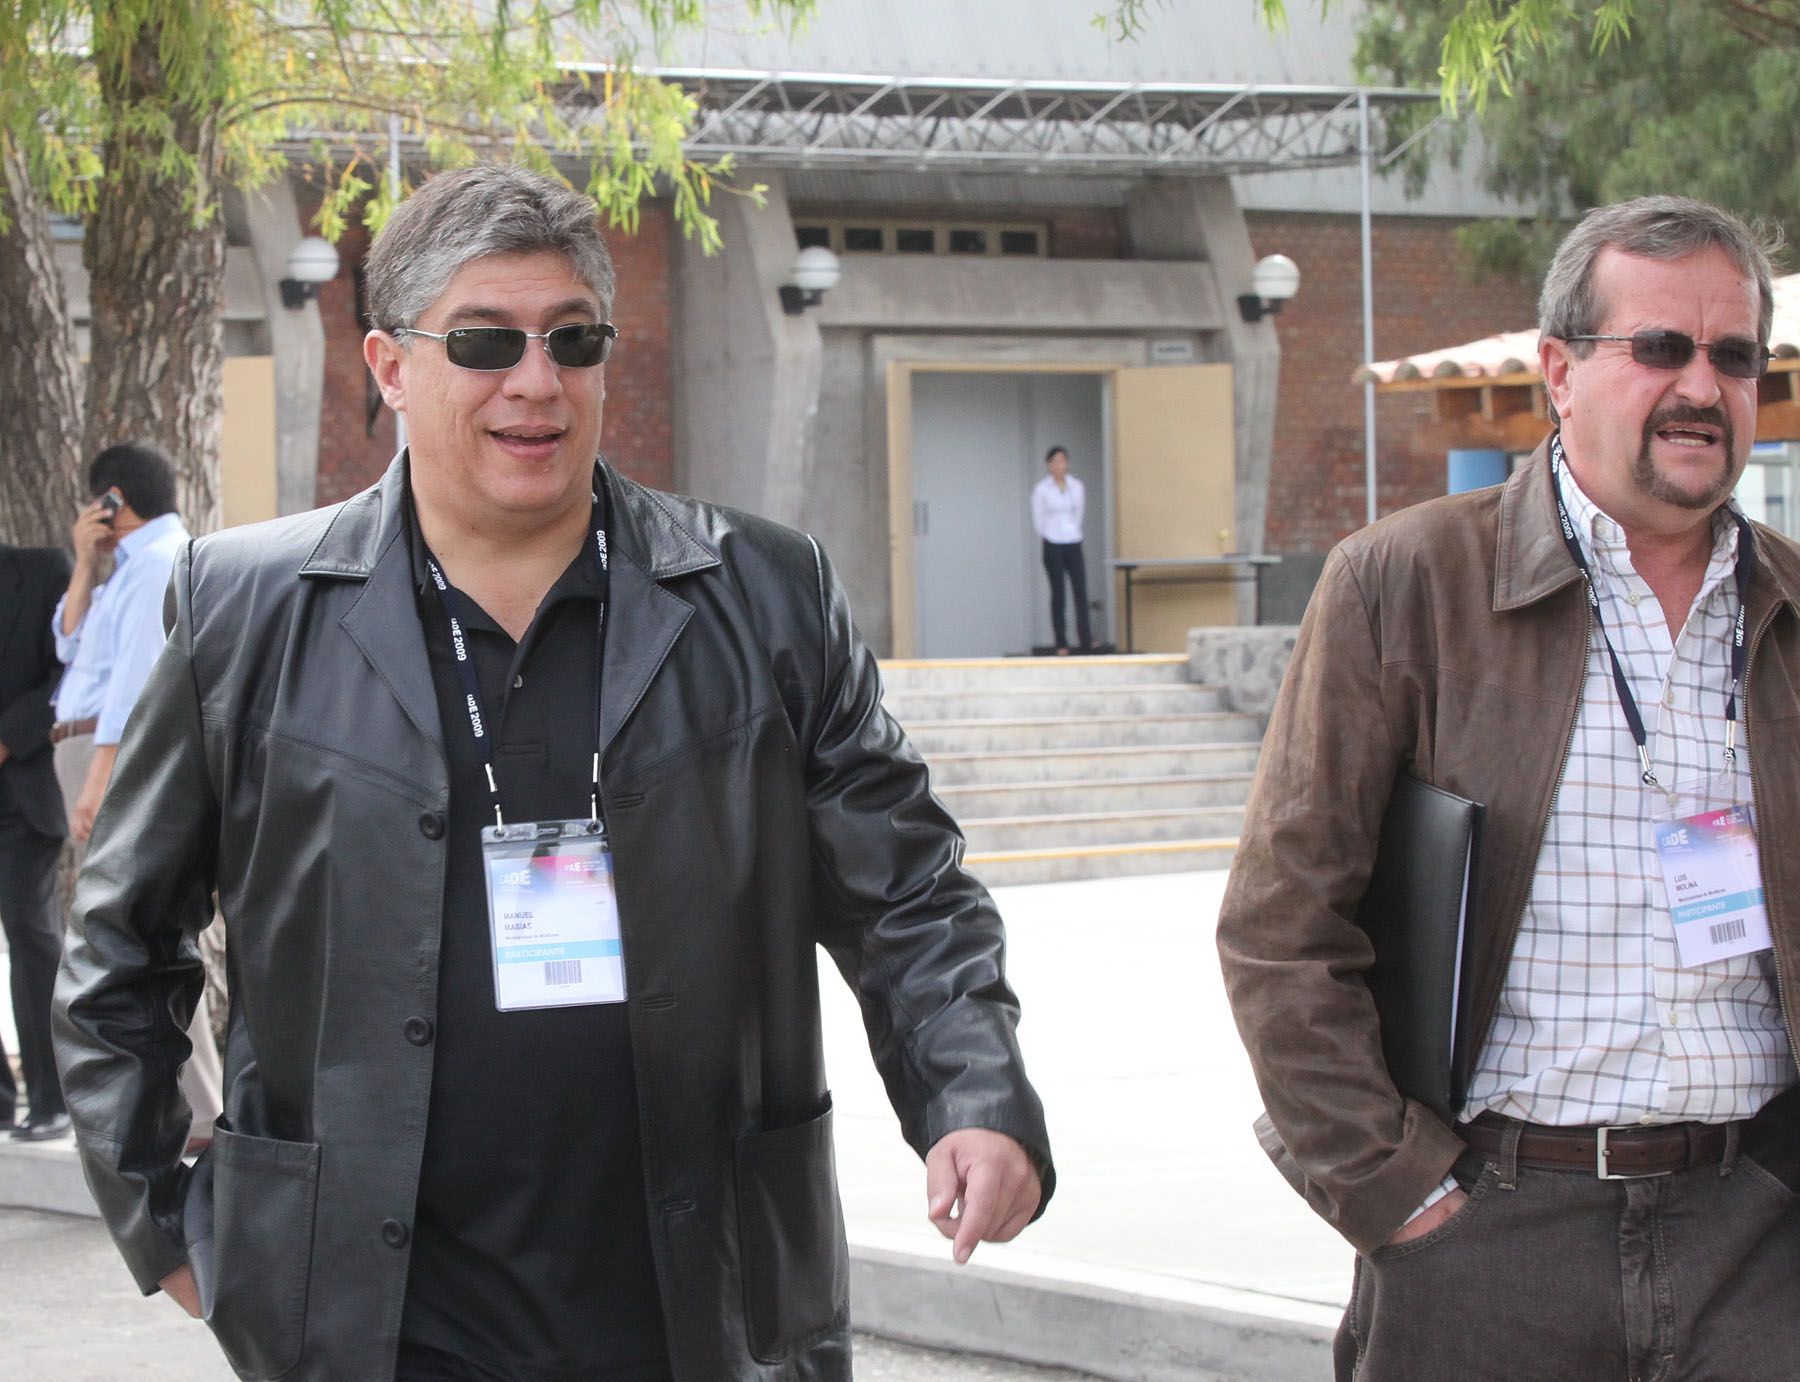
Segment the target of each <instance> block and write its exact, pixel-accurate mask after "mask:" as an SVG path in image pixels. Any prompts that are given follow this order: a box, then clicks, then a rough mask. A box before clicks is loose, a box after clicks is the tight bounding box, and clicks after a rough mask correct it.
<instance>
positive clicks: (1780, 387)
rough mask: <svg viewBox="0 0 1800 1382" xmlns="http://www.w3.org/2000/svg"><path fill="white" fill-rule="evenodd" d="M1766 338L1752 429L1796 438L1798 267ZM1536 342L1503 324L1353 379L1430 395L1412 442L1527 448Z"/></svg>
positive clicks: (1532, 427)
mask: <svg viewBox="0 0 1800 1382" xmlns="http://www.w3.org/2000/svg"><path fill="white" fill-rule="evenodd" d="M1769 344H1770V349H1771V350H1773V351H1774V352H1775V359H1774V361H1773V362H1772V363H1771V364H1770V366H1769V373H1768V375H1767V376H1766V377H1765V378H1764V379H1763V380H1762V382H1761V383H1760V384H1759V385H1758V386H1757V413H1756V435H1757V437H1758V439H1759V440H1762V441H1784V440H1785V441H1794V440H1800V274H1789V275H1788V276H1787V277H1786V278H1778V279H1776V280H1775V320H1774V324H1773V327H1772V328H1771V330H1770V333H1769ZM1537 346H1538V333H1537V330H1536V328H1532V329H1530V330H1525V331H1503V332H1501V333H1500V334H1499V335H1497V336H1483V337H1482V338H1481V339H1480V340H1478V341H1468V342H1466V343H1464V344H1463V345H1458V346H1446V347H1445V348H1443V349H1441V350H1431V351H1426V352H1424V353H1423V354H1419V355H1408V356H1403V357H1401V358H1400V359H1397V360H1382V361H1379V362H1378V363H1376V364H1373V365H1364V366H1361V367H1359V368H1358V369H1357V370H1356V372H1355V376H1354V378H1355V381H1356V382H1357V383H1358V384H1362V383H1366V382H1368V381H1371V380H1372V381H1374V384H1375V388H1376V392H1377V393H1382V394H1407V393H1411V394H1415V395H1422V396H1423V397H1422V398H1421V402H1425V401H1427V400H1428V401H1429V408H1428V410H1425V409H1422V410H1421V413H1420V415H1419V417H1418V418H1417V420H1416V421H1415V422H1414V424H1413V443H1414V445H1416V446H1420V447H1444V448H1452V447H1463V446H1469V447H1496V448H1500V449H1503V450H1507V451H1529V450H1531V448H1532V447H1534V446H1536V445H1537V444H1538V442H1539V441H1541V440H1542V439H1543V437H1544V434H1545V432H1547V431H1548V430H1549V428H1550V410H1549V408H1548V406H1547V405H1546V403H1545V400H1544V381H1543V378H1542V376H1541V375H1540V374H1539V372H1538V359H1537Z"/></svg>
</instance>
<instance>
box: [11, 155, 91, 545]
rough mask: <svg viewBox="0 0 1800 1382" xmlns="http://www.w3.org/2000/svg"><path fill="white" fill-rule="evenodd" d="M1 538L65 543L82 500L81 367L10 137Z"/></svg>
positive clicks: (34, 201)
mask: <svg viewBox="0 0 1800 1382" xmlns="http://www.w3.org/2000/svg"><path fill="white" fill-rule="evenodd" d="M0 203H3V204H4V206H5V210H6V215H7V217H8V219H9V221H10V224H9V226H8V228H7V229H6V230H5V231H4V232H0V321H4V322H6V323H8V326H7V329H6V330H5V331H4V332H0V399H5V400H6V403H5V410H6V415H5V425H4V426H0V541H5V542H12V543H17V544H19V545H20V546H27V547H63V546H66V545H67V544H68V540H69V524H70V523H71V522H72V521H73V519H74V517H75V510H76V509H77V508H78V507H79V506H80V503H81V501H82V499H83V498H85V497H86V496H85V494H84V486H83V484H82V479H81V472H82V456H81V449H80V448H81V366H80V363H79V362H78V361H77V359H76V356H75V333H74V330H73V326H72V324H71V321H70V317H69V299H68V294H67V293H66V292H64V291H63V281H62V274H61V272H60V271H59V270H58V269H57V266H56V256H55V252H54V245H53V243H52V241H51V239H50V219H49V217H48V215H47V214H46V213H45V209H44V204H43V201H42V200H41V199H40V198H39V197H38V194H37V192H36V190H35V189H34V188H33V187H32V185H31V181H30V178H29V177H28V176H27V170H26V168H25V163H24V160H23V159H22V158H21V157H20V156H19V151H18V149H17V148H16V147H15V146H14V144H13V142H12V141H11V140H10V139H7V138H5V137H4V136H0Z"/></svg>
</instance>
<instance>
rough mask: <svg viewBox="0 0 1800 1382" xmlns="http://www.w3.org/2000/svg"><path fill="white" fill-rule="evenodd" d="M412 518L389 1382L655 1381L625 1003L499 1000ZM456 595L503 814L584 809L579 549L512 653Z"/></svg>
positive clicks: (584, 560)
mask: <svg viewBox="0 0 1800 1382" xmlns="http://www.w3.org/2000/svg"><path fill="white" fill-rule="evenodd" d="M409 528H410V539H411V542H412V558H413V576H414V580H415V584H416V586H417V591H418V608H419V622H420V623H421V624H422V625H423V627H424V630H425V646H426V649H427V651H428V652H429V654H430V658H431V676H432V682H433V684H434V686H435V688H436V691H437V701H438V717H439V721H440V723H441V724H442V727H443V734H444V745H445V750H446V753H447V756H448V759H449V767H450V818H449V822H448V830H447V836H446V843H447V844H448V846H449V848H448V850H447V856H448V862H447V864H446V869H445V879H444V884H445V887H444V920H443V941H442V948H441V950H440V952H439V962H438V1017H437V1026H436V1031H435V1035H434V1041H435V1045H436V1053H435V1065H434V1067H433V1071H432V1080H431V1111H430V1116H429V1120H428V1122H427V1126H426V1134H425V1156H424V1164H423V1167H422V1169H421V1173H420V1179H419V1200H418V1207H417V1211H416V1214H415V1225H414V1230H413V1248H412V1259H411V1267H410V1271H409V1274H408V1277H407V1285H406V1310H405V1316H404V1318H403V1320H402V1322H401V1348H400V1367H399V1382H426V1379H507V1380H508V1382H577V1379H579V1382H602V1379H604V1382H667V1379H668V1378H669V1376H670V1371H669V1362H668V1351H667V1345H666V1342H665V1338H664V1331H663V1319H662V1308H661V1303H660V1299H659V1296H658V1292H657V1285H656V1273H655V1270H654V1267H653V1265H652V1261H651V1255H650V1230H649V1222H648V1218H647V1215H646V1211H645V1206H644V1178H643V1167H642V1161H641V1153H640V1149H639V1143H638V1125H637V1088H636V1081H635V1078H634V1075H633V1072H632V1064H631V1036H630V1031H629V1028H628V1027H627V1025H626V1011H625V1004H623V1003H610V1004H601V1005H590V1006H586V1007H572V1008H541V1009H533V1010H528V1011H514V1012H500V1011H498V1010H497V1009H496V1007H495V1003H494V975H493V959H492V948H491V945H490V941H489V932H488V919H487V894H486V884H485V881H484V877H483V872H482V866H481V830H482V827H483V826H486V825H491V824H493V820H494V813H493V809H492V805H491V799H490V797H489V793H488V789H487V781H486V775H485V772H484V768H483V759H482V755H481V753H480V751H479V749H478V748H477V746H476V742H475V737H474V735H473V733H472V731H471V729H470V724H469V713H468V710H467V708H466V704H465V694H464V690H463V685H462V682H461V680H460V678H459V676H458V673H457V668H456V660H455V652H454V650H453V649H452V647H451V640H450V629H449V622H448V620H447V619H446V618H445V615H444V609H443V605H442V604H441V603H440V601H439V598H438V594H437V591H436V589H435V587H434V586H433V585H432V583H431V577H430V573H429V572H428V571H427V569H426V567H425V562H424V550H425V544H424V540H423V538H422V537H421V535H420V533H419V529H418V523H417V520H416V518H414V519H413V520H412V521H411V522H410V524H409ZM458 594H459V605H460V608H459V617H460V619H461V621H462V622H463V624H464V626H465V628H464V635H465V642H466V644H467V646H468V648H469V650H470V656H471V659H472V662H473V664H474V669H475V674H476V678H477V681H478V683H479V685H480V688H481V705H482V716H483V719H484V720H485V722H486V726H487V729H488V733H489V736H490V739H491V742H492V745H493V754H494V774H495V777H496V778H497V779H498V781H499V787H500V801H501V808H502V810H503V811H504V813H505V816H506V819H507V821H508V822H519V821H531V820H569V819H577V818H586V816H587V815H588V795H589V791H590V784H591V780H592V773H591V764H592V755H593V751H594V697H595V694H596V690H597V680H598V671H599V660H598V657H597V656H596V654H597V651H598V648H597V643H596V634H597V632H598V628H597V621H598V614H599V602H600V598H601V595H602V590H601V583H600V575H599V571H598V568H597V567H596V564H595V562H594V559H593V554H592V551H591V544H589V545H587V546H584V547H583V549H582V551H581V552H580V553H579V554H578V555H577V557H576V559H575V560H574V561H572V562H570V563H569V566H568V569H567V570H565V571H564V572H563V574H562V576H561V577H560V578H559V579H558V580H557V582H556V584H555V585H554V586H552V587H551V589H550V592H549V594H547V595H546V596H545V597H544V601H543V603H542V604H541V605H540V606H539V607H538V611H537V613H536V615H535V616H534V617H533V619H532V622H531V627H530V628H529V629H528V630H527V631H526V634H525V637H524V639H523V641H521V642H519V643H517V644H515V643H514V642H513V640H512V639H511V638H510V637H509V636H508V635H507V633H506V631H505V630H504V629H502V628H501V627H500V626H499V625H498V624H496V623H495V622H494V621H493V620H492V619H491V618H489V617H488V615H487V614H486V613H485V612H484V611H483V610H482V609H481V608H480V607H479V606H478V605H476V603H475V602H474V601H473V600H471V599H470V598H469V597H468V596H467V595H465V594H462V593H461V592H458Z"/></svg>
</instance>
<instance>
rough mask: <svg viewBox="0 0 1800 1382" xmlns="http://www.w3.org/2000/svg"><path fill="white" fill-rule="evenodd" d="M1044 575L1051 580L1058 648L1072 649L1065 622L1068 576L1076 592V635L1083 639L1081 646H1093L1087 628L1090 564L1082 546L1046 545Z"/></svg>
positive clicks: (1051, 625)
mask: <svg viewBox="0 0 1800 1382" xmlns="http://www.w3.org/2000/svg"><path fill="white" fill-rule="evenodd" d="M1044 574H1045V575H1047V576H1049V577H1050V627H1051V628H1052V629H1054V630H1055V631H1056V646H1057V647H1059V648H1066V647H1068V646H1069V626H1068V623H1067V622H1066V621H1065V620H1064V618H1063V577H1065V576H1067V577H1068V580H1069V585H1070V587H1071V588H1072V589H1073V590H1074V592H1075V631H1076V632H1077V633H1079V634H1080V635H1081V646H1082V647H1084V648H1089V647H1092V646H1093V643H1094V632H1093V630H1092V629H1091V628H1089V627H1088V594H1087V563H1086V562H1085V561H1084V560H1083V559H1082V556H1081V544H1080V543H1079V542H1046V543H1044Z"/></svg>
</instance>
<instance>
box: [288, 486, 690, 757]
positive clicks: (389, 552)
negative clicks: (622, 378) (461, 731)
mask: <svg viewBox="0 0 1800 1382" xmlns="http://www.w3.org/2000/svg"><path fill="white" fill-rule="evenodd" d="M406 464H407V457H406V453H405V452H404V451H402V452H401V453H400V454H399V455H398V456H396V457H394V460H393V463H392V464H391V465H389V466H388V468H387V473H386V474H385V475H383V476H382V477H381V481H380V483H378V484H377V485H375V486H374V487H373V488H372V489H368V490H365V491H364V492H363V493H361V494H359V495H357V496H356V497H355V498H354V499H350V500H348V501H346V502H345V503H344V504H343V505H341V506H340V507H339V509H338V511H337V512H336V513H335V514H333V515H332V518H331V522H330V524H329V525H328V526H327V528H326V530H325V534H324V536H322V537H321V538H320V539H319V541H318V543H317V545H316V546H315V547H314V548H313V550H312V552H311V554H310V555H309V556H308V557H307V559H306V561H305V562H304V563H303V564H302V566H301V568H300V574H301V575H302V576H313V577H324V578H330V579H338V580H346V581H361V582H363V584H364V588H363V590H362V591H361V592H360V593H359V594H358V595H357V597H356V599H355V600H354V601H353V602H352V604H351V606H350V608H349V609H348V610H347V611H346V612H345V614H344V617H343V621H342V623H343V627H344V630H345V632H346V633H348V634H349V635H350V637H351V639H352V640H354V641H355V643H356V644H357V646H358V647H359V648H360V649H361V650H362V654H363V656H364V657H365V658H366V659H367V660H368V662H369V664H370V666H371V667H373V668H374V669H375V670H376V672H377V674H378V675H379V676H380V677H381V678H382V680H383V681H385V682H386V683H387V685H388V687H389V689H390V690H391V691H392V692H393V694H394V696H395V698H396V699H397V700H398V701H399V702H400V704H401V706H402V707H403V708H404V710H405V712H406V714H407V716H408V718H410V719H411V720H412V722H413V724H414V725H415V726H416V727H417V728H418V730H419V732H420V733H421V734H422V735H424V736H425V738H426V739H427V740H428V741H429V742H430V743H432V744H433V745H434V746H436V747H437V749H438V751H439V753H440V755H441V753H442V748H443V738H442V732H441V729H440V727H439V725H438V716H437V693H436V691H435V690H434V689H433V687H432V682H431V667H430V663H429V661H428V659H427V655H426V652H425V639H424V635H423V633H422V632H421V631H420V627H419V618H418V612H417V603H416V601H417V592H416V590H415V588H414V586H413V579H412V553H411V544H410V543H408V542H407V541H406V537H405V532H406V524H407V519H406ZM594 482H595V484H596V485H604V486H606V489H607V493H608V496H609V497H610V499H611V501H612V502H611V505H610V521H609V524H608V533H607V546H608V548H609V551H610V555H611V557H612V561H611V570H612V580H611V584H612V598H611V600H610V602H609V613H608V615H607V656H606V660H605V663H604V667H603V671H602V676H603V678H604V681H603V684H602V686H601V698H600V749H601V752H602V753H604V752H605V751H606V749H607V748H608V747H609V746H610V745H611V743H612V741H613V739H614V738H615V737H616V736H617V735H618V733H619V730H620V729H621V728H622V727H623V726H624V724H625V722H626V720H628V719H629V718H630V716H631V713H632V712H633V711H634V710H635V709H636V708H637V706H638V704H639V703H640V702H641V701H642V700H643V697H644V693H645V691H646V690H647V689H648V688H649V686H650V683H651V682H652V681H653V680H655V678H656V675H657V673H658V672H659V671H660V670H661V669H662V666H663V664H664V662H665V661H666V660H667V658H668V655H669V651H670V649H671V648H673V647H674V646H675V641H676V639H677V638H679V637H680V635H681V631H682V629H683V628H684V627H685V626H686V624H687V621H688V619H689V618H690V617H691V616H692V615H693V612H694V610H693V606H692V605H690V604H688V602H687V601H686V600H683V599H682V598H680V596H678V595H676V594H675V593H674V592H673V591H671V590H670V589H668V588H667V587H666V586H665V585H664V584H662V583H663V582H665V581H668V580H670V579H672V578H674V577H677V576H685V575H688V574H689V573H691V572H695V571H703V570H706V569H707V568H709V567H713V566H717V565H718V564H719V554H718V552H717V551H716V550H715V549H714V548H713V547H712V546H710V545H709V544H708V543H707V542H705V541H704V540H703V539H702V538H701V537H700V536H699V534H697V533H696V532H694V531H693V529H692V528H691V527H689V526H688V525H687V524H686V523H684V522H683V521H682V520H681V519H680V518H679V517H678V516H677V515H676V512H675V510H674V509H673V508H672V507H671V506H670V505H669V503H668V502H667V500H665V499H664V498H663V496H661V495H659V494H657V493H656V492H655V491H654V490H649V489H646V488H644V487H643V486H642V485H639V484H636V483H634V482H633V481H630V480H627V479H625V478H624V477H623V476H621V475H619V474H618V473H617V472H616V471H614V470H613V469H612V467H611V466H609V465H608V464H607V463H606V461H605V460H604V459H603V458H602V459H601V460H599V461H598V462H597V463H596V467H595V476H594Z"/></svg>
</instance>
